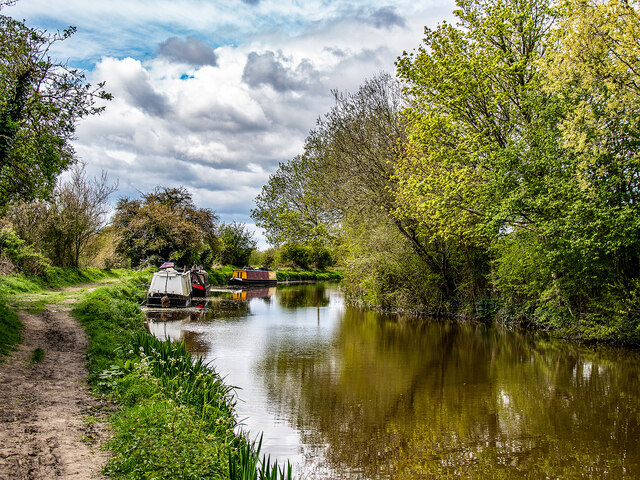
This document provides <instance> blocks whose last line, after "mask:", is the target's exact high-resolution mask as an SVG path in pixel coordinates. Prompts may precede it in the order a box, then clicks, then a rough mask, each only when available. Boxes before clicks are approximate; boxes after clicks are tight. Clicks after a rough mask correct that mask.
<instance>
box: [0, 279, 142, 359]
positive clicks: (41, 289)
mask: <svg viewBox="0 0 640 480" xmlns="http://www.w3.org/2000/svg"><path fill="white" fill-rule="evenodd" d="M130 274H131V272H130V271H128V270H99V269H96V268H87V269H77V268H58V267H51V268H49V270H48V272H47V274H45V275H42V276H35V275H23V274H12V275H2V276H0V359H1V358H2V357H4V356H5V355H7V354H8V353H9V352H10V351H11V350H12V349H13V348H14V347H15V345H17V344H18V343H20V338H21V337H20V331H21V330H22V328H23V325H22V322H20V318H19V317H18V315H17V314H16V313H15V310H28V311H31V312H42V311H44V309H45V305H46V304H47V303H59V302H62V301H64V300H69V299H72V297H76V298H79V297H80V296H82V295H83V293H82V292H75V293H68V292H66V293H63V292H57V291H52V290H50V289H52V288H62V287H68V286H71V285H77V284H81V283H88V282H98V281H101V282H104V281H107V280H108V279H114V280H117V279H119V278H121V277H123V276H126V275H130Z"/></svg>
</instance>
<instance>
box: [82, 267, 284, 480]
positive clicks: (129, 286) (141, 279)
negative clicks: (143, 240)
mask: <svg viewBox="0 0 640 480" xmlns="http://www.w3.org/2000/svg"><path fill="white" fill-rule="evenodd" d="M149 279H150V273H146V272H144V273H141V274H140V275H139V276H137V277H134V278H129V279H127V280H124V281H122V282H119V283H118V285H114V286H107V287H102V288H99V289H97V290H95V291H94V292H91V293H87V294H86V295H85V296H84V298H83V299H82V300H81V301H80V302H79V303H78V304H77V305H76V307H75V308H74V310H73V312H72V313H73V315H75V316H76V317H77V318H78V319H79V320H80V321H81V322H82V324H83V325H84V327H85V329H86V331H87V333H88V335H89V351H88V356H89V368H90V381H91V383H92V385H93V386H94V388H96V389H97V390H99V391H100V392H102V393H103V394H104V395H106V396H107V397H108V398H110V399H111V400H112V401H114V402H116V403H117V404H118V405H119V409H118V411H117V412H116V413H115V414H114V415H113V417H112V419H111V422H112V425H111V431H112V433H113V437H112V439H111V440H110V442H109V444H108V448H109V449H110V450H111V451H112V455H111V457H110V459H109V461H108V463H107V465H106V468H105V471H106V473H108V474H109V475H110V476H112V477H113V478H118V479H148V478H163V479H214V478H215V479H231V480H239V479H254V478H255V479H258V478H261V479H263V478H264V479H265V480H287V479H291V471H290V469H289V470H287V471H285V469H284V468H280V467H278V466H277V465H273V464H271V463H270V462H269V461H268V460H265V459H264V457H263V458H262V459H261V460H260V459H259V455H260V453H259V448H258V449H256V448H255V446H254V445H253V444H252V445H249V442H247V441H246V439H245V438H244V437H242V436H238V435H236V434H235V433H234V429H235V427H236V426H237V420H236V416H235V408H234V407H235V396H234V392H233V389H232V388H231V387H229V386H227V385H226V384H225V383H224V382H223V380H222V379H221V378H220V376H219V375H218V374H217V373H216V372H215V370H214V369H213V368H212V367H211V366H210V365H207V364H205V363H204V362H203V361H202V360H201V359H196V358H193V357H192V356H191V354H190V353H189V352H187V350H186V347H185V345H184V343H171V342H162V341H160V340H158V339H156V338H155V337H153V336H152V335H150V334H148V333H147V332H146V331H145V330H144V316H143V315H142V312H141V310H140V307H139V303H140V301H141V300H142V298H143V297H144V292H145V289H146V285H147V284H148V281H149ZM267 474H268V475H267Z"/></svg>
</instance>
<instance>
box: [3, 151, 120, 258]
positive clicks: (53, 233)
mask: <svg viewBox="0 0 640 480" xmlns="http://www.w3.org/2000/svg"><path fill="white" fill-rule="evenodd" d="M116 189H117V183H116V184H109V181H108V177H107V174H106V173H105V172H102V174H101V176H100V177H99V178H94V179H88V178H87V176H86V172H85V165H84V164H83V163H80V164H76V165H74V166H73V167H72V168H71V176H70V178H69V179H68V180H67V181H65V182H62V183H60V184H59V185H58V186H57V187H56V189H55V190H54V192H53V194H52V196H51V197H50V199H49V200H40V201H36V202H21V203H18V204H15V205H13V206H12V207H11V208H9V210H8V212H7V218H8V219H9V221H10V222H11V223H12V224H13V226H14V228H15V229H16V231H17V232H18V233H19V235H20V236H21V237H22V238H24V239H26V240H27V241H28V242H29V243H31V244H34V245H36V246H37V248H38V249H39V250H40V251H41V252H43V253H44V254H45V255H46V256H47V257H48V258H49V259H51V261H52V262H53V264H54V265H58V266H73V267H79V266H80V262H81V259H82V258H83V256H84V255H85V253H86V250H87V245H88V243H89V242H90V241H91V240H92V239H93V238H94V237H96V235H98V234H99V233H100V232H101V231H102V229H103V228H104V226H105V223H106V215H107V212H108V206H107V201H108V199H109V196H110V195H111V194H112V193H113V192H114V191H115V190H116Z"/></svg>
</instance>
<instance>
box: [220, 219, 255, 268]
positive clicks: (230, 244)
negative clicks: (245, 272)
mask: <svg viewBox="0 0 640 480" xmlns="http://www.w3.org/2000/svg"><path fill="white" fill-rule="evenodd" d="M218 238H219V241H220V251H219V254H218V261H219V262H220V263H222V264H223V265H234V266H237V267H241V266H244V265H247V264H248V263H249V258H250V257H251V252H253V250H255V248H256V245H257V242H256V240H255V239H254V238H253V233H252V232H250V231H249V230H248V229H247V227H246V225H243V224H242V223H236V222H233V223H226V224H224V223H223V224H222V225H220V227H219V229H218Z"/></svg>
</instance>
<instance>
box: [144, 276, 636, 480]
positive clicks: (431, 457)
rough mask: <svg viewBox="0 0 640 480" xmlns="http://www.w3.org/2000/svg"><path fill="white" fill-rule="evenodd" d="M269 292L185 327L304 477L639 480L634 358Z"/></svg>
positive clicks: (331, 291) (312, 291)
mask: <svg viewBox="0 0 640 480" xmlns="http://www.w3.org/2000/svg"><path fill="white" fill-rule="evenodd" d="M221 295H223V294H221ZM274 296H275V301H269V300H268V298H271V296H269V297H267V298H263V297H253V298H247V296H245V298H244V300H243V301H242V300H237V299H236V300H234V299H233V296H232V295H231V298H230V299H229V298H224V299H222V298H220V299H219V300H218V301H214V302H211V303H210V305H209V307H208V309H207V310H208V312H210V313H207V315H206V319H204V320H203V319H202V318H199V319H197V320H196V321H191V320H188V321H186V322H185V321H182V322H183V323H182V324H181V325H180V327H179V328H180V329H181V332H183V333H182V335H183V336H184V335H187V334H188V333H185V332H190V333H189V334H193V335H194V337H193V339H192V340H190V341H191V342H194V341H195V343H196V345H195V346H194V348H200V347H199V345H203V344H206V345H207V349H208V351H207V353H206V355H207V358H210V359H212V360H214V364H215V365H216V367H217V368H218V369H219V371H221V373H223V374H224V375H226V376H228V379H229V381H230V383H232V384H235V385H239V386H240V387H241V388H242V390H240V391H239V396H240V398H241V399H242V400H243V402H240V403H239V410H240V414H241V417H243V418H244V417H245V416H246V424H247V426H248V428H249V429H250V430H252V431H255V432H259V431H264V433H265V446H266V451H267V453H271V454H272V455H274V456H277V457H281V458H284V457H287V458H290V459H292V460H293V461H294V462H296V464H297V468H298V471H299V473H304V474H305V478H307V479H314V478H318V479H320V478H334V479H365V478H367V479H369V478H370V479H391V478H393V479H417V478H447V477H456V478H457V477H462V478H520V477H524V478H545V477H550V478H556V477H558V478H582V477H606V478H637V477H639V476H640V448H638V438H639V435H640V402H639V400H640V374H639V372H640V370H639V366H640V359H639V356H638V354H637V353H636V352H629V351H623V350H609V351H607V350H601V351H593V350H587V349H582V348H579V347H577V346H575V345H572V344H569V343H566V342H562V341H554V340H550V339H548V338H546V337H544V336H534V335H531V334H528V333H523V332H514V331H509V330H503V329H497V328H492V327H487V326H484V325H457V324H452V323H443V322H435V321H424V320H423V321H416V320H411V319H402V318H400V319H399V318H390V317H385V316H382V315H379V314H376V313H374V312H367V311H362V310H360V309H355V308H344V307H343V305H342V302H341V299H340V296H339V293H338V292H337V290H336V288H335V287H334V286H313V285H301V286H290V287H286V288H281V287H278V288H277V290H276V292H275V295H274ZM232 305H235V306H232ZM239 305H244V310H241V311H242V312H243V313H242V315H239V314H238V312H239V310H238V308H239ZM175 327H176V328H177V327H178V326H177V325H175ZM172 328H173V327H172ZM196 332H197V333H196ZM154 333H155V334H156V335H158V333H156V332H154ZM183 338H186V337H183ZM196 339H197V340H196ZM198 342H200V343H199V344H198Z"/></svg>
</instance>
